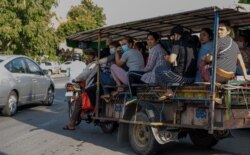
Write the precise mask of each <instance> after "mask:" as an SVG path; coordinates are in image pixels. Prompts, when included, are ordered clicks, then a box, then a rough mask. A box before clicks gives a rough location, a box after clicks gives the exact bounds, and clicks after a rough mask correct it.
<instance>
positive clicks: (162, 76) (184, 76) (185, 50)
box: [155, 25, 197, 100]
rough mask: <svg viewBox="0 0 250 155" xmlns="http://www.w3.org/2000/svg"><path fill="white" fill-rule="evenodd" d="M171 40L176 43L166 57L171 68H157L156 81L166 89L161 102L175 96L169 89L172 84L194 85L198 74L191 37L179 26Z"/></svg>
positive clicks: (173, 31)
mask: <svg viewBox="0 0 250 155" xmlns="http://www.w3.org/2000/svg"><path fill="white" fill-rule="evenodd" d="M171 38H172V39H173V41H174V44H173V46H172V49H171V52H170V54H169V55H166V56H165V60H166V61H167V62H168V63H169V64H170V66H171V67H170V68H167V67H165V66H159V67H157V68H156V71H155V72H156V81H157V82H158V84H159V85H160V86H161V87H163V88H166V89H167V91H166V93H164V94H163V95H162V96H161V97H160V98H159V100H165V99H166V98H169V97H172V96H173V95H174V93H173V91H172V90H171V89H169V87H168V86H169V84H170V83H180V84H183V83H192V82H193V81H194V77H195V74H196V53H197V52H196V47H194V45H193V44H192V43H191V42H190V39H191V35H190V34H189V33H188V32H187V31H184V29H183V27H182V26H180V25H178V26H175V27H174V28H173V29H172V30H171Z"/></svg>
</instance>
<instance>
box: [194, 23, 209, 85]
mask: <svg viewBox="0 0 250 155" xmlns="http://www.w3.org/2000/svg"><path fill="white" fill-rule="evenodd" d="M212 40H213V31H212V30H211V29H210V28H203V29H201V32H200V43H201V47H200V49H199V53H198V57H197V68H198V69H197V72H196V76H195V82H203V79H202V78H201V70H202V63H204V62H203V61H202V58H203V57H204V56H206V55H207V54H209V53H211V52H212V48H213V42H212Z"/></svg>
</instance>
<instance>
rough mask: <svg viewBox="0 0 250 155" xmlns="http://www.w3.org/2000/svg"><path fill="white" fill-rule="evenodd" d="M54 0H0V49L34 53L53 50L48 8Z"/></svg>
mask: <svg viewBox="0 0 250 155" xmlns="http://www.w3.org/2000/svg"><path fill="white" fill-rule="evenodd" d="M56 4H57V3H56V0H1V1H0V8H1V9H0V16H1V18H0V51H1V52H3V53H6V54H24V55H28V56H32V57H35V56H36V55H39V54H40V52H43V53H44V54H48V55H51V54H54V53H55V50H56V47H57V45H58V42H59V40H58V37H57V35H56V31H55V29H53V28H52V27H50V20H51V17H52V16H53V14H51V13H50V9H51V7H52V6H53V5H56Z"/></svg>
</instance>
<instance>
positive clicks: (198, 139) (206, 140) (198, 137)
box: [189, 129, 218, 148]
mask: <svg viewBox="0 0 250 155" xmlns="http://www.w3.org/2000/svg"><path fill="white" fill-rule="evenodd" d="M189 136H190V139H191V141H192V142H193V144H194V145H196V146H198V147H200V148H210V147H213V146H214V145H216V144H217V143H218V140H217V139H216V138H215V137H214V136H213V135H211V134H209V133H208V132H207V130H201V129H196V130H192V131H191V132H189Z"/></svg>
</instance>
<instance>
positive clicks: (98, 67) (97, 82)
mask: <svg viewBox="0 0 250 155" xmlns="http://www.w3.org/2000/svg"><path fill="white" fill-rule="evenodd" d="M101 37H102V33H101V31H99V33H98V56H97V62H99V60H100V55H101V54H100V52H101ZM96 74H97V75H96V76H97V80H96V106H95V111H96V117H97V118H98V117H99V101H100V65H99V64H98V65H97V73H96Z"/></svg>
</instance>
